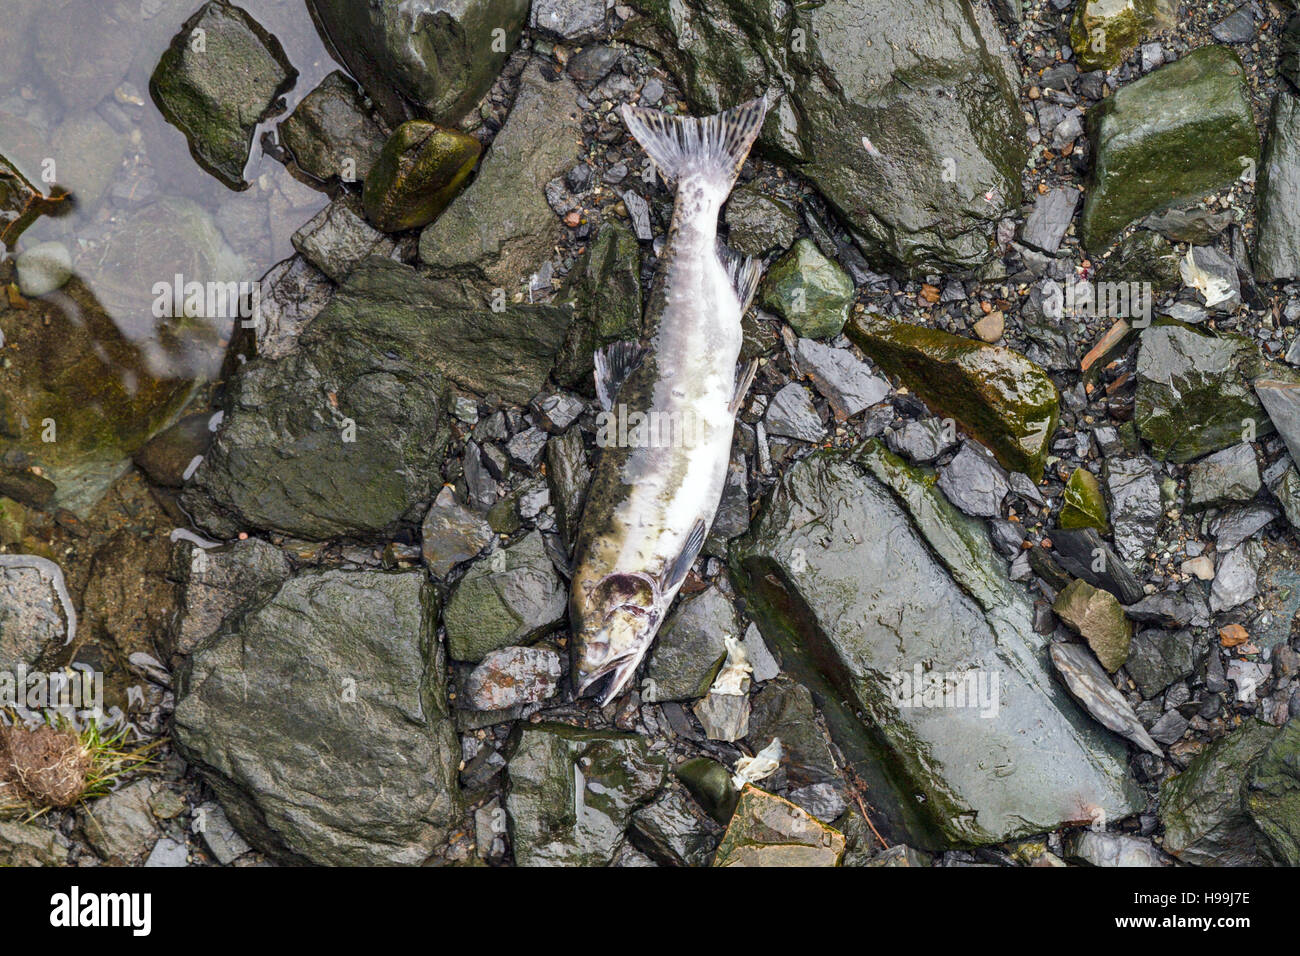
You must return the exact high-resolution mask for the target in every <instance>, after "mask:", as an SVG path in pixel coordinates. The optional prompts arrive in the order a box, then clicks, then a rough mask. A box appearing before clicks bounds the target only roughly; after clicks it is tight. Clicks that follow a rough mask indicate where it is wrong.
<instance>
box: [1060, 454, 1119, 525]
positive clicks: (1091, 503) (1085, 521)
mask: <svg viewBox="0 0 1300 956" xmlns="http://www.w3.org/2000/svg"><path fill="white" fill-rule="evenodd" d="M1057 520H1059V521H1060V524H1061V527H1062V528H1066V529H1074V528H1096V529H1097V530H1098V531H1108V530H1110V516H1109V514H1108V513H1107V511H1106V499H1105V497H1103V495H1102V493H1101V483H1100V482H1099V481H1097V476H1096V475H1094V474H1093V473H1092V472H1090V471H1089V470H1088V469H1087V468H1076V469H1074V472H1073V473H1072V474H1071V475H1070V480H1069V481H1067V482H1066V483H1065V494H1064V495H1063V496H1062V500H1061V514H1060V516H1059V518H1058V519H1057Z"/></svg>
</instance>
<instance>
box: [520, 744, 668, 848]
mask: <svg viewBox="0 0 1300 956" xmlns="http://www.w3.org/2000/svg"><path fill="white" fill-rule="evenodd" d="M666 771H667V766H666V762H665V760H664V758H663V757H660V756H658V755H655V754H652V753H650V751H649V748H648V746H647V744H646V741H645V740H644V739H643V738H640V737H636V736H634V735H631V734H612V733H604V732H601V731H593V730H581V729H579V728H576V727H569V726H566V725H563V724H535V725H529V726H525V727H523V728H522V729H521V730H520V731H519V732H518V738H517V742H516V743H515V745H514V749H513V751H512V753H511V755H510V764H509V774H510V790H509V795H508V796H507V797H506V811H507V812H508V813H509V815H510V837H511V842H512V844H513V846H514V851H515V862H516V863H518V864H519V865H520V866H606V865H609V864H610V863H611V862H612V861H613V860H614V858H615V856H616V855H617V854H618V851H619V850H620V848H621V847H622V846H623V844H624V840H625V837H624V831H625V830H626V828H627V826H628V824H629V822H630V821H631V818H632V814H633V813H634V812H635V811H636V810H637V809H639V808H640V807H641V806H643V805H644V804H646V803H648V802H649V801H650V799H651V798H652V797H653V796H654V794H655V793H656V792H657V791H658V790H659V788H660V787H661V786H662V785H663V782H664V778H665V775H666Z"/></svg>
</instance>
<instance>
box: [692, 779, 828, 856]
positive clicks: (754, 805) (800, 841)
mask: <svg viewBox="0 0 1300 956" xmlns="http://www.w3.org/2000/svg"><path fill="white" fill-rule="evenodd" d="M844 847H845V839H844V834H843V833H840V831H839V830H836V829H835V828H834V827H830V826H827V825H826V824H825V823H822V822H821V821H820V820H818V819H817V818H815V817H814V816H812V814H810V813H808V812H807V811H806V810H803V809H801V808H799V807H797V806H795V805H794V804H793V803H791V802H790V801H789V800H786V799H784V798H782V797H778V796H777V795H776V794H773V793H768V792H767V791H766V790H760V789H758V787H755V786H754V785H752V784H747V785H746V786H745V789H744V790H742V791H740V802H739V803H738V804H737V805H736V812H735V813H734V814H733V815H732V817H731V822H730V824H729V825H728V827H727V832H726V833H725V834H724V835H723V837H722V843H721V844H719V846H718V852H717V855H716V856H715V857H714V860H713V865H714V866H838V865H839V863H840V860H841V859H842V858H843V857H844Z"/></svg>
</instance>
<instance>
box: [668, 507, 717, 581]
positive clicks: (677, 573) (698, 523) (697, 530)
mask: <svg viewBox="0 0 1300 956" xmlns="http://www.w3.org/2000/svg"><path fill="white" fill-rule="evenodd" d="M708 533H709V529H708V527H707V526H706V525H705V524H704V519H703V518H696V519H695V524H693V525H691V530H690V532H689V533H688V534H687V535H686V543H685V544H683V545H682V550H681V553H680V554H678V555H677V557H676V558H675V559H673V563H672V564H670V565H668V567H666V568H665V569H664V573H663V575H662V576H661V577H660V579H659V591H660V593H662V594H667V593H669V592H671V591H673V590H675V589H676V588H678V587H680V586H681V583H682V582H683V581H685V580H686V575H687V574H688V573H689V572H690V570H691V565H693V564H694V563H695V559H696V558H698V557H699V556H700V551H701V550H703V548H704V538H705V536H706V535H708Z"/></svg>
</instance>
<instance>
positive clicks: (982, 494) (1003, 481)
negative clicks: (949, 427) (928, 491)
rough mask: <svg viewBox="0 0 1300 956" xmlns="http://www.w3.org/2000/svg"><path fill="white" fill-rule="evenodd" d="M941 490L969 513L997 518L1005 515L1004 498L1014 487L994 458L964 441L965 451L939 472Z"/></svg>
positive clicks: (962, 450) (962, 448) (962, 447)
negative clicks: (1008, 482) (1003, 513)
mask: <svg viewBox="0 0 1300 956" xmlns="http://www.w3.org/2000/svg"><path fill="white" fill-rule="evenodd" d="M939 488H940V489H941V490H942V491H943V493H944V495H946V496H947V498H948V500H949V501H951V502H952V503H953V504H954V505H956V506H957V507H958V508H960V509H961V510H962V511H964V512H966V514H968V515H976V516H978V517H982V518H996V517H998V516H1000V515H1001V514H1002V499H1003V498H1005V497H1006V496H1007V492H1008V491H1009V490H1010V485H1008V484H1007V476H1006V473H1005V472H1004V471H1003V470H1002V469H1001V468H1000V467H998V464H997V462H996V461H994V460H993V456H992V455H990V454H989V453H988V452H987V451H986V450H985V449H983V448H981V447H979V446H978V445H974V444H972V443H971V442H963V443H962V446H961V451H959V452H957V454H956V455H954V456H953V459H952V461H950V462H948V464H946V465H944V466H943V467H942V468H940V469H939Z"/></svg>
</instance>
